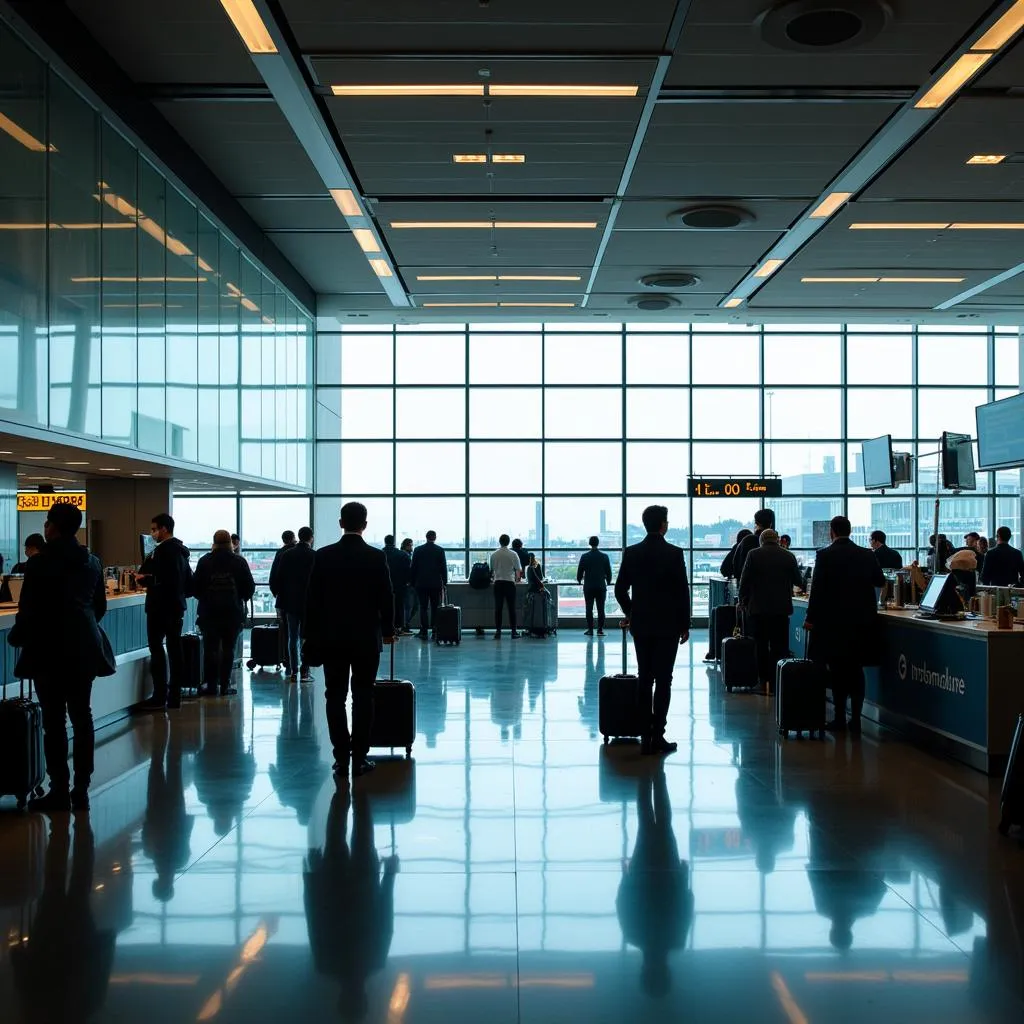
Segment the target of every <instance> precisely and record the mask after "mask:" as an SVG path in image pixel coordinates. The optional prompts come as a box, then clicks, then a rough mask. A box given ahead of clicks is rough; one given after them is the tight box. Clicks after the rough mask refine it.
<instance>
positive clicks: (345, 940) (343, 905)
mask: <svg viewBox="0 0 1024 1024" xmlns="http://www.w3.org/2000/svg"><path fill="white" fill-rule="evenodd" d="M352 802H353V798H352V796H351V794H350V793H349V789H348V786H344V785H343V786H341V787H339V789H338V790H337V791H336V792H335V794H334V796H333V797H332V798H331V807H330V810H329V811H328V814H327V834H326V838H325V839H324V844H323V848H322V849H314V850H310V852H309V855H308V857H307V865H306V870H305V872H304V873H303V888H304V902H305V907H306V928H307V932H308V935H309V945H310V949H311V951H312V954H313V965H314V967H315V968H316V970H317V972H318V973H320V974H327V975H331V976H332V977H335V978H337V979H338V980H339V981H340V982H341V992H340V995H339V999H338V1009H339V1012H340V1013H341V1015H342V1017H343V1019H346V1020H361V1019H362V1018H363V1017H364V1016H365V1015H366V1011H367V1008H368V1005H369V1000H368V997H367V994H366V983H367V981H368V979H369V978H370V976H371V975H372V974H375V973H376V972H377V971H379V970H381V969H382V968H383V967H384V964H385V963H386V961H387V958H388V951H389V950H390V949H391V937H392V934H393V932H394V920H395V875H396V874H397V872H398V858H397V857H396V856H394V855H392V856H390V857H388V858H387V859H386V860H385V862H384V872H383V876H382V875H381V870H380V858H379V857H378V856H377V850H376V848H375V847H374V843H373V818H372V814H371V811H370V802H369V797H368V795H367V794H366V792H365V790H362V789H357V790H356V795H355V807H354V814H353V824H352V841H351V845H350V844H348V843H346V833H347V832H348V815H349V809H350V808H351V807H352Z"/></svg>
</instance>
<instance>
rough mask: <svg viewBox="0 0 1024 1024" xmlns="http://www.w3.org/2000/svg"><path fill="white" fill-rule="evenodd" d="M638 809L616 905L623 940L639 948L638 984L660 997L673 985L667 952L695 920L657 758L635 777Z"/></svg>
mask: <svg viewBox="0 0 1024 1024" xmlns="http://www.w3.org/2000/svg"><path fill="white" fill-rule="evenodd" d="M636 811H637V833H636V846H635V847H634V849H633V857H632V859H631V860H629V861H627V862H624V863H623V866H622V881H621V882H620V883H619V894H618V897H617V898H616V901H615V909H616V911H617V912H618V915H619V925H620V927H621V928H622V935H623V937H624V938H625V940H626V942H628V943H629V944H630V945H631V946H636V947H637V948H638V949H639V950H641V952H642V953H643V967H642V968H641V973H640V986H641V988H642V989H643V990H644V991H645V992H646V993H647V994H648V995H649V996H653V997H655V998H660V997H662V996H665V995H667V994H668V992H669V991H670V989H671V988H672V973H671V968H670V967H669V954H670V953H671V952H672V951H673V950H676V949H681V948H682V947H683V945H684V944H685V942H686V937H687V935H688V934H689V931H690V924H691V923H692V921H693V893H692V892H691V891H690V865H689V864H688V863H687V862H686V861H685V860H681V859H680V857H679V848H678V846H677V845H676V837H675V833H674V832H673V831H672V806H671V803H670V801H669V796H668V785H667V783H666V781H665V771H664V768H662V766H661V763H660V762H657V763H656V764H655V766H654V768H653V770H652V771H651V772H650V773H645V774H644V775H642V776H641V777H640V778H639V779H638V780H637V801H636Z"/></svg>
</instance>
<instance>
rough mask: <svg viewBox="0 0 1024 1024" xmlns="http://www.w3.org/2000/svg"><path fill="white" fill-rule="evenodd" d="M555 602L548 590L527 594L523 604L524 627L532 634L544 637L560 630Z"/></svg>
mask: <svg viewBox="0 0 1024 1024" xmlns="http://www.w3.org/2000/svg"><path fill="white" fill-rule="evenodd" d="M554 604H555V603H554V601H552V600H551V594H550V593H549V592H548V591H546V590H542V591H538V592H537V593H533V594H527V595H526V602H525V604H524V605H523V618H524V619H525V622H524V623H523V629H524V630H526V632H527V633H529V635H530V636H534V637H537V638H543V637H546V636H551V634H552V633H557V632H558V629H557V625H558V624H557V622H556V621H555V612H554Z"/></svg>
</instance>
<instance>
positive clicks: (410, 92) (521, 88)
mask: <svg viewBox="0 0 1024 1024" xmlns="http://www.w3.org/2000/svg"><path fill="white" fill-rule="evenodd" d="M221 2H222V3H224V2H226V0H221ZM639 92H640V86H639V85H636V84H629V85H588V84H575V83H562V84H552V85H537V84H528V85H494V84H482V85H476V84H473V85H467V84H458V83H447V84H446V83H432V82H417V83H373V82H365V83H356V82H347V83H343V84H338V85H332V86H331V93H332V95H334V96H348V97H418V96H485V95H489V96H514V97H519V98H530V97H549V98H550V97H565V98H571V99H615V98H627V99H629V98H633V97H635V96H636V95H637V94H638V93H639Z"/></svg>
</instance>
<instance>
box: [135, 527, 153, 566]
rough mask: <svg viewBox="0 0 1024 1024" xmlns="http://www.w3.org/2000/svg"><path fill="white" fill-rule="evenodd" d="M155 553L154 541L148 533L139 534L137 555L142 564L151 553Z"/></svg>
mask: <svg viewBox="0 0 1024 1024" xmlns="http://www.w3.org/2000/svg"><path fill="white" fill-rule="evenodd" d="M154 551H156V541H155V540H153V538H152V537H151V536H150V535H149V534H148V533H140V534H139V554H140V555H141V556H142V561H143V562H144V561H145V560H146V559H147V558H148V557H149V556H150V555H151V554H153V552H154Z"/></svg>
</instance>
